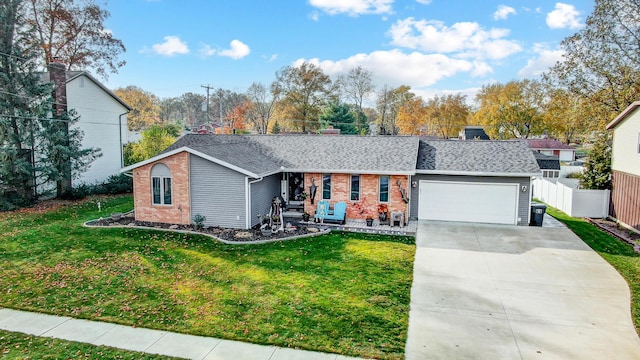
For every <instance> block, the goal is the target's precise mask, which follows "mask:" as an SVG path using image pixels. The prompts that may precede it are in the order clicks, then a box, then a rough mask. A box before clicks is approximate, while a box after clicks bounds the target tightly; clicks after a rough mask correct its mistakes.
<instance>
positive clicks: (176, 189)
mask: <svg viewBox="0 0 640 360" xmlns="http://www.w3.org/2000/svg"><path fill="white" fill-rule="evenodd" d="M156 164H164V165H166V166H167V167H168V168H169V170H170V171H171V184H172V185H171V186H172V189H171V198H172V199H171V205H154V204H153V201H152V198H151V197H152V194H151V169H152V168H153V166H154V165H156ZM189 181H190V179H189V154H188V153H187V152H186V151H183V152H180V153H177V154H175V155H172V156H169V157H167V158H164V159H161V160H158V161H154V162H152V163H149V164H146V165H143V166H141V167H139V168H136V169H135V170H134V171H133V193H134V194H135V198H134V207H135V217H136V220H139V221H153V222H163V223H170V224H190V223H191V220H190V219H191V211H190V204H191V201H190V198H189V196H190V195H189V194H190V190H189Z"/></svg>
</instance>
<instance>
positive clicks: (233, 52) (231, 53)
mask: <svg viewBox="0 0 640 360" xmlns="http://www.w3.org/2000/svg"><path fill="white" fill-rule="evenodd" d="M230 46H231V48H230V49H227V50H222V51H220V52H218V55H220V56H226V57H229V58H232V59H234V60H238V59H242V58H243V57H245V56H247V55H249V53H250V52H251V49H249V46H247V44H245V43H243V42H242V41H240V40H231V44H230Z"/></svg>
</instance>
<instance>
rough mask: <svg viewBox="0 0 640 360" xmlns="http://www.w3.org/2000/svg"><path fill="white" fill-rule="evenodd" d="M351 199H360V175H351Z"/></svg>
mask: <svg viewBox="0 0 640 360" xmlns="http://www.w3.org/2000/svg"><path fill="white" fill-rule="evenodd" d="M350 199H351V201H360V175H351V195H350Z"/></svg>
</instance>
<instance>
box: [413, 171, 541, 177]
mask: <svg viewBox="0 0 640 360" xmlns="http://www.w3.org/2000/svg"><path fill="white" fill-rule="evenodd" d="M416 174H428V175H461V176H499V177H532V176H542V172H539V173H533V172H532V173H508V172H485V171H453V170H416Z"/></svg>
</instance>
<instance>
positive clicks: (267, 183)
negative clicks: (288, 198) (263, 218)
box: [250, 173, 282, 227]
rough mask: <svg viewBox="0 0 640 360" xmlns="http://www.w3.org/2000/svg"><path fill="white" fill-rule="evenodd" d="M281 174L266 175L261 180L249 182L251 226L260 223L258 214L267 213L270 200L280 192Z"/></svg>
mask: <svg viewBox="0 0 640 360" xmlns="http://www.w3.org/2000/svg"><path fill="white" fill-rule="evenodd" d="M281 179H282V174H280V173H278V174H275V175H271V176H267V177H265V178H264V179H262V180H261V181H258V182H256V183H253V184H251V185H250V186H251V226H252V227H253V226H255V225H257V224H259V223H260V220H259V219H258V214H262V215H264V214H268V213H269V209H270V208H271V200H272V199H273V198H274V197H275V196H278V195H279V194H280V180H281Z"/></svg>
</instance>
